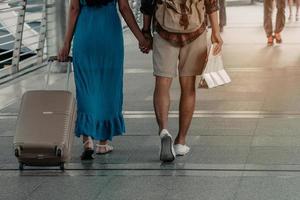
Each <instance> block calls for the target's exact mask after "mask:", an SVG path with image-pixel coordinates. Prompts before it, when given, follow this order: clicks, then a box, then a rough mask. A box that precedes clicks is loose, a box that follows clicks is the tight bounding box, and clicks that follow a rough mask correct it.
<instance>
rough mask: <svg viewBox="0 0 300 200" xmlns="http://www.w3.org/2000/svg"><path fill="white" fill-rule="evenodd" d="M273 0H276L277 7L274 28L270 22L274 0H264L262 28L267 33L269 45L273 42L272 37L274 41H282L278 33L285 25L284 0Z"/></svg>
mask: <svg viewBox="0 0 300 200" xmlns="http://www.w3.org/2000/svg"><path fill="white" fill-rule="evenodd" d="M275 1H276V2H275V3H276V8H277V15H276V23H275V30H274V29H273V24H272V14H273V3H274V0H264V28H265V31H266V34H267V38H268V45H269V46H272V45H273V44H274V39H275V40H276V43H282V38H281V35H280V33H281V32H282V30H283V28H284V25H285V0H275ZM273 30H274V31H273ZM273 33H274V35H273Z"/></svg>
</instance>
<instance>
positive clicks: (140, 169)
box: [0, 5, 300, 200]
mask: <svg viewBox="0 0 300 200" xmlns="http://www.w3.org/2000/svg"><path fill="white" fill-rule="evenodd" d="M244 13H247V15H244ZM241 16H243V17H241ZM125 34H126V37H125V38H126V59H125V63H126V64H125V79H124V80H125V102H124V104H125V105H124V111H125V117H126V124H127V134H126V135H125V136H123V137H118V138H115V140H114V141H113V145H114V147H115V151H114V152H113V153H112V154H110V155H105V156H96V159H95V160H94V161H93V162H84V163H82V162H81V161H80V159H79V155H80V153H81V150H82V146H81V142H80V140H79V139H77V138H76V139H75V141H74V147H73V151H72V153H73V154H72V159H71V162H70V164H69V165H68V166H67V167H66V168H67V169H66V171H65V172H61V171H59V170H56V168H48V169H47V170H45V169H40V168H30V167H28V168H27V169H28V170H25V171H24V172H19V171H18V170H17V168H18V164H17V161H16V159H15V157H14V155H13V147H12V143H13V135H14V129H15V124H16V118H17V113H18V110H19V104H20V97H21V95H22V94H23V93H24V92H25V91H26V90H30V89H41V88H42V87H43V81H44V80H45V74H44V69H41V70H39V71H36V72H34V73H32V74H30V75H26V76H24V77H22V78H20V79H18V80H14V81H13V82H10V83H7V84H5V85H2V86H0V87H1V89H0V199H1V200H2V199H3V200H4V199H5V200H37V199H51V200H66V199H72V200H77V199H78V200H85V199H86V200H93V199H95V200H105V199H113V200H119V199H120V200H127V199H128V200H129V199H130V200H139V199H141V200H147V199H149V200H150V199H151V200H152V199H153V200H154V199H155V200H156V199H166V200H175V199H195V200H202V199H203V200H248V199H251V200H298V199H299V198H300V194H299V189H298V188H299V185H300V179H299V177H300V176H299V174H300V173H299V172H300V156H299V155H300V133H299V129H300V123H299V120H300V103H299V102H300V101H299V100H300V87H299V82H300V23H296V22H288V24H287V27H286V30H285V32H284V34H283V39H284V43H283V44H282V45H280V46H279V45H276V46H275V47H266V45H265V36H264V33H263V30H262V6H261V5H256V6H242V7H229V8H228V26H227V27H226V28H225V32H224V33H223V39H224V41H225V45H224V52H223V55H224V56H223V57H224V62H225V65H226V69H227V70H228V73H229V74H230V76H231V78H232V83H231V84H229V85H226V86H223V87H219V88H216V89H211V90H198V91H197V106H196V112H195V117H194V120H193V124H192V127H191V129H190V133H189V138H188V144H189V145H190V146H191V153H190V154H189V155H187V156H186V157H180V158H178V159H177V160H176V161H175V162H174V163H172V164H162V163H160V162H159V160H158V148H159V138H158V137H157V127H156V123H155V119H154V114H153V108H152V92H153V76H152V66H151V56H150V55H149V56H146V55H142V54H139V53H138V51H137V49H136V48H137V44H136V43H135V40H134V39H132V36H131V35H129V33H125ZM136 55H138V59H137V56H136ZM63 83H64V75H63V74H55V75H53V76H52V77H51V88H63ZM71 90H73V91H74V86H73V85H72V86H71ZM179 94H180V91H179V85H178V83H177V80H175V81H174V84H173V87H172V94H171V97H172V100H173V102H172V105H171V111H172V112H171V114H172V115H171V118H170V127H171V128H170V130H171V132H172V134H173V135H176V131H177V127H178V115H177V110H178V103H179V102H178V99H179Z"/></svg>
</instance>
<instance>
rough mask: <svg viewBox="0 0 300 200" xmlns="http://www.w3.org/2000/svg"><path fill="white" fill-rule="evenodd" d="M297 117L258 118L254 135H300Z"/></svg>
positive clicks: (299, 124)
mask: <svg viewBox="0 0 300 200" xmlns="http://www.w3.org/2000/svg"><path fill="white" fill-rule="evenodd" d="M299 130H300V123H299V119H286V118H268V119H267V118H265V119H260V120H259V122H258V124H257V129H256V131H255V134H256V135H271V136H276V135H284V136H287V135H294V136H300V131H299Z"/></svg>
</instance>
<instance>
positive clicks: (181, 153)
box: [174, 144, 191, 156]
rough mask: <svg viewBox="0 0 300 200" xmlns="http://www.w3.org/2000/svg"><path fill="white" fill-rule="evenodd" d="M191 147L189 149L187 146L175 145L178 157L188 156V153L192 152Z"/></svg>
mask: <svg viewBox="0 0 300 200" xmlns="http://www.w3.org/2000/svg"><path fill="white" fill-rule="evenodd" d="M190 149H191V148H190V147H188V146H187V145H182V144H175V145H174V150H175V153H176V156H184V155H186V154H187V153H188V152H190Z"/></svg>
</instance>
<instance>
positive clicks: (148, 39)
mask: <svg viewBox="0 0 300 200" xmlns="http://www.w3.org/2000/svg"><path fill="white" fill-rule="evenodd" d="M143 35H144V37H143V38H142V39H141V41H139V48H140V50H141V52H143V53H145V54H148V53H149V52H150V50H151V49H152V36H151V33H146V32H143Z"/></svg>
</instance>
